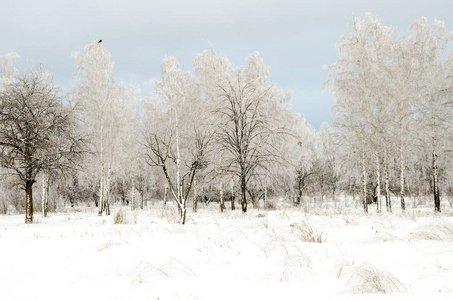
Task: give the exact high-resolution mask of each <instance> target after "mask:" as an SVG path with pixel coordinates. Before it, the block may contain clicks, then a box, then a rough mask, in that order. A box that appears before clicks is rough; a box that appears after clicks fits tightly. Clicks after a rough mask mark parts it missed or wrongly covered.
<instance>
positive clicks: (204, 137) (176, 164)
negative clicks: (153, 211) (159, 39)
mask: <svg viewBox="0 0 453 300" xmlns="http://www.w3.org/2000/svg"><path fill="white" fill-rule="evenodd" d="M161 69H162V77H161V79H160V80H158V81H157V82H156V84H155V94H154V95H153V97H152V98H151V99H150V100H149V101H148V102H147V103H145V107H144V110H145V125H144V128H143V134H144V145H145V147H146V149H147V153H146V157H147V163H148V164H149V165H150V166H154V167H159V168H161V170H162V171H163V173H164V175H165V178H166V180H167V183H168V187H169V192H170V194H171V195H172V196H173V199H174V200H175V202H176V203H177V205H178V210H179V217H180V218H179V223H180V224H185V222H186V203H187V201H188V199H189V193H190V191H191V189H192V186H193V182H194V179H195V176H196V172H197V171H198V170H200V169H201V168H203V167H204V166H205V165H206V161H205V159H206V154H207V151H208V146H209V141H210V133H209V128H208V127H207V126H204V125H203V121H204V115H203V111H204V110H203V103H202V101H201V100H202V98H201V93H200V88H199V86H198V85H197V84H196V83H195V81H194V80H193V78H192V76H191V74H190V73H189V72H183V70H182V69H180V68H179V66H178V63H177V61H176V59H175V58H174V57H171V56H166V57H165V58H164V59H163V61H162V64H161Z"/></svg>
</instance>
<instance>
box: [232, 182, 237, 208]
mask: <svg viewBox="0 0 453 300" xmlns="http://www.w3.org/2000/svg"><path fill="white" fill-rule="evenodd" d="M235 209H236V207H235V204H234V184H232V185H231V210H235Z"/></svg>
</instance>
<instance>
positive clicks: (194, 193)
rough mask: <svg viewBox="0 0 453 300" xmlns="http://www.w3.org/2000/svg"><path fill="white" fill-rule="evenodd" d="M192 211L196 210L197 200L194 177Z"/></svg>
mask: <svg viewBox="0 0 453 300" xmlns="http://www.w3.org/2000/svg"><path fill="white" fill-rule="evenodd" d="M192 209H193V212H195V213H196V212H197V210H198V202H197V180H196V179H194V181H193V206H192Z"/></svg>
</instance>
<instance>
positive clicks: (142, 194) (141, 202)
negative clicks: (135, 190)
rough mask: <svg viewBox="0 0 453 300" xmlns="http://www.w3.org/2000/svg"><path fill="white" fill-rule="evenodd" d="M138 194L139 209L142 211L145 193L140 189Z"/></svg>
mask: <svg viewBox="0 0 453 300" xmlns="http://www.w3.org/2000/svg"><path fill="white" fill-rule="evenodd" d="M139 193H140V209H143V204H144V202H145V200H144V193H145V191H144V190H143V189H141V190H140V191H139Z"/></svg>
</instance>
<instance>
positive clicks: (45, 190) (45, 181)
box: [41, 172, 49, 218]
mask: <svg viewBox="0 0 453 300" xmlns="http://www.w3.org/2000/svg"><path fill="white" fill-rule="evenodd" d="M48 202H49V173H48V172H44V173H43V178H42V201H41V205H42V217H43V218H45V217H47V205H48Z"/></svg>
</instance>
